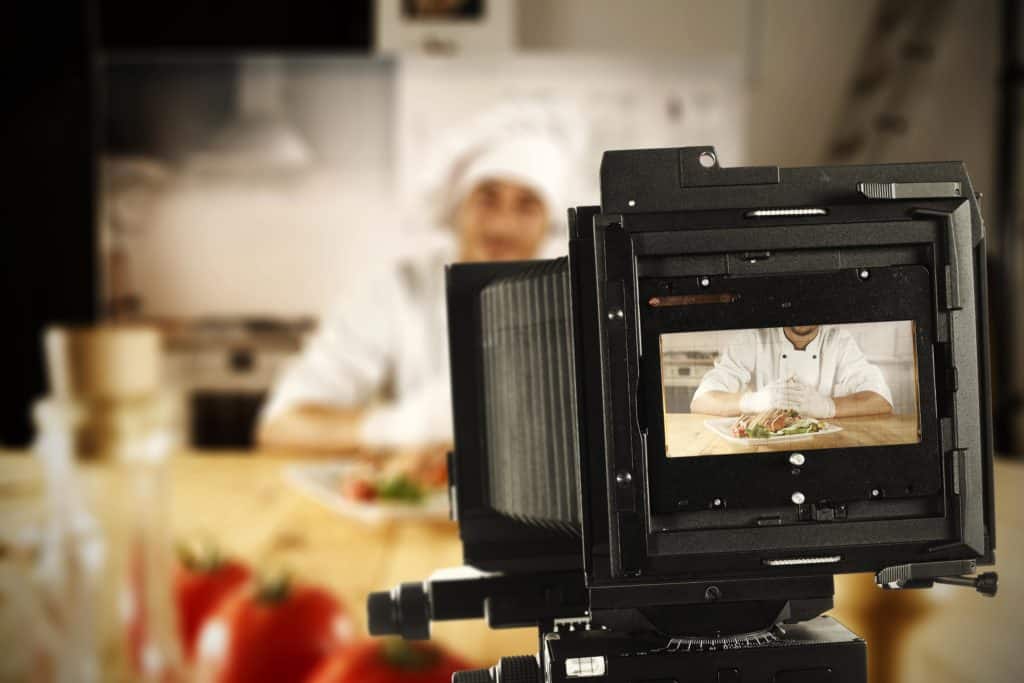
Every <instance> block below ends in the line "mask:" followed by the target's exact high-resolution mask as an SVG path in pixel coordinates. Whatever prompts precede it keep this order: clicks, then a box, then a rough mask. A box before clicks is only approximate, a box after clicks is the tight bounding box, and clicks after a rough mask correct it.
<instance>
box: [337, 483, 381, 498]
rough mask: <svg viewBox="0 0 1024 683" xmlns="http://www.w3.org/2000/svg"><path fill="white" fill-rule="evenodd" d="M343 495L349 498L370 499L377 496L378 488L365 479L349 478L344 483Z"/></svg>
mask: <svg viewBox="0 0 1024 683" xmlns="http://www.w3.org/2000/svg"><path fill="white" fill-rule="evenodd" d="M342 495H344V496H345V497H346V498H348V499H349V500H356V501H370V500H374V499H375V498H376V497H377V489H376V488H374V486H373V484H371V483H370V482H368V481H366V480H365V479H349V480H348V481H346V482H345V483H344V484H343V485H342Z"/></svg>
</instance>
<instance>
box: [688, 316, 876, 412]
mask: <svg viewBox="0 0 1024 683" xmlns="http://www.w3.org/2000/svg"><path fill="white" fill-rule="evenodd" d="M776 408H791V409H794V410H796V411H797V412H799V413H800V414H801V415H803V416H804V417H815V418H829V417H852V416H855V415H879V414H887V413H891V412H892V392H891V391H890V390H889V386H888V385H887V384H886V382H885V377H884V376H883V375H882V372H881V370H879V369H878V368H877V367H876V366H875V365H872V364H871V363H870V362H868V360H867V358H865V357H864V353H863V352H862V351H861V350H860V347H859V346H857V342H856V341H855V340H854V339H853V337H852V336H851V335H850V333H849V332H848V331H847V330H845V329H843V328H842V327H840V326H832V325H804V326H796V327H775V328H767V329H759V330H743V331H741V332H739V333H738V334H736V336H735V337H733V338H732V339H731V340H730V341H729V343H728V344H727V345H726V347H725V348H724V349H723V350H722V353H721V355H720V356H719V358H718V360H717V361H715V367H714V368H712V369H711V370H710V371H708V373H707V374H706V375H704V377H703V379H702V380H701V383H700V386H698V387H697V391H696V392H695V393H694V395H693V401H692V402H691V403H690V410H691V411H692V412H695V413H707V414H710V415H724V416H731V415H741V414H742V415H746V414H751V413H760V412H763V411H766V410H772V409H776Z"/></svg>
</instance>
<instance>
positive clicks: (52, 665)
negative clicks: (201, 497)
mask: <svg viewBox="0 0 1024 683" xmlns="http://www.w3.org/2000/svg"><path fill="white" fill-rule="evenodd" d="M45 345H46V351H47V363H48V368H49V374H50V384H51V395H50V396H48V397H46V398H44V399H43V400H41V401H39V402H38V403H37V405H36V407H35V419H36V424H37V439H36V447H35V452H36V454H37V457H39V458H40V459H41V460H42V462H43V466H44V471H45V477H46V482H47V505H48V521H47V529H46V532H45V533H44V538H45V539H46V541H45V542H44V543H43V547H42V548H41V553H40V556H39V572H38V575H39V580H40V586H41V593H42V594H43V595H44V596H45V600H44V604H46V605H48V606H49V609H48V610H47V612H48V613H49V614H50V615H52V617H48V618H50V620H51V621H52V622H53V623H52V628H51V629H50V630H51V633H53V634H56V639H54V638H51V639H50V641H49V642H43V643H41V649H42V652H41V655H43V656H42V658H41V659H42V660H43V661H45V662H46V663H47V666H46V667H44V668H45V669H46V670H48V671H49V672H50V674H49V675H48V676H47V677H46V678H47V679H48V680H52V681H55V682H59V683H64V681H69V682H70V681H76V682H77V681H88V680H97V681H98V680H103V681H147V682H148V681H153V682H160V683H169V682H171V681H179V680H184V674H185V672H184V668H183V664H182V661H183V660H182V656H181V648H180V643H178V637H177V633H178V631H177V629H176V621H175V617H176V615H175V609H174V603H173V599H172V594H171V590H172V584H171V581H172V571H173V543H172V541H171V535H170V529H169V519H168V513H169V502H170V501H169V492H170V491H169V484H170V482H169V473H168V471H167V469H168V459H169V457H170V455H171V454H172V453H173V451H174V449H175V447H176V446H177V441H178V439H177V433H178V426H177V422H178V421H177V419H176V412H177V411H176V410H175V403H174V401H173V399H172V398H171V397H170V396H169V395H168V394H167V393H166V392H164V391H163V390H162V386H161V377H160V374H161V373H160V368H161V352H160V337H159V335H158V333H157V332H156V331H155V330H153V329H151V328H146V327H125V326H117V327H96V328H78V329H69V328H64V329H54V330H50V331H49V332H48V333H47V335H46V338H45ZM55 643H56V644H57V645H58V647H56V648H55V647H54V644H55Z"/></svg>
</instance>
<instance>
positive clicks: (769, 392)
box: [740, 380, 798, 414]
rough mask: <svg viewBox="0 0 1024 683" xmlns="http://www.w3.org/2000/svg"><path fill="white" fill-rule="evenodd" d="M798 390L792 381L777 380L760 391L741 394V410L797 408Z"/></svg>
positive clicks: (756, 410)
mask: <svg viewBox="0 0 1024 683" xmlns="http://www.w3.org/2000/svg"><path fill="white" fill-rule="evenodd" d="M796 391H797V390H796V386H795V385H794V384H793V383H792V382H786V381H785V380H776V381H775V382H772V383H771V384H769V385H767V386H766V387H764V388H762V389H759V390H758V391H748V392H746V393H744V394H743V395H742V396H740V412H741V413H743V414H749V413H763V412H764V411H766V410H775V409H776V408H795V407H796V401H797V400H798V397H797V396H796Z"/></svg>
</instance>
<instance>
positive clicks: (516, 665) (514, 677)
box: [495, 655, 540, 683]
mask: <svg viewBox="0 0 1024 683" xmlns="http://www.w3.org/2000/svg"><path fill="white" fill-rule="evenodd" d="M497 668H498V672H497V673H498V676H497V680H496V681H495V683H540V668H539V667H538V666H537V658H536V657H534V656H533V655H524V656H520V657H502V658H501V662H500V663H499V664H498V667H497Z"/></svg>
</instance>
